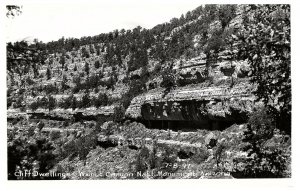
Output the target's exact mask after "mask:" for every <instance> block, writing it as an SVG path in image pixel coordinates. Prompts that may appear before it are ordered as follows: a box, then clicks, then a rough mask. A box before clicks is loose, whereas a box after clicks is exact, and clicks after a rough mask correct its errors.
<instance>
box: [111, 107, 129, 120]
mask: <svg viewBox="0 0 300 191" xmlns="http://www.w3.org/2000/svg"><path fill="white" fill-rule="evenodd" d="M125 112H126V110H125V108H124V107H123V106H118V107H115V108H114V114H113V121H115V122H121V121H123V119H124V117H125Z"/></svg>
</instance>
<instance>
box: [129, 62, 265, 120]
mask: <svg viewBox="0 0 300 191" xmlns="http://www.w3.org/2000/svg"><path fill="white" fill-rule="evenodd" d="M188 62H190V61H188ZM205 62H206V61H205V60H204V61H203V60H198V61H197V62H195V63H193V64H192V65H191V64H189V65H191V66H187V67H183V68H179V69H178V70H177V73H179V74H182V73H185V74H191V76H195V74H194V73H195V72H199V74H201V73H202V72H203V70H204V69H205V67H202V69H200V70H199V71H198V70H197V71H194V69H193V65H197V64H198V63H204V64H205ZM229 73H230V74H229ZM242 73H244V74H245V75H241V74H242ZM247 73H248V71H247V63H245V62H233V63H229V62H220V63H216V64H214V65H213V67H210V68H209V78H210V82H208V80H206V81H204V82H203V83H200V84H193V85H188V86H184V87H173V88H171V90H170V91H166V90H165V89H163V88H158V89H154V90H150V91H148V92H147V93H144V94H142V95H139V96H137V97H135V98H134V99H133V100H132V102H131V105H130V106H129V108H128V109H127V111H126V116H127V117H128V118H133V119H141V120H168V121H198V122H199V123H200V122H207V121H233V122H234V121H236V122H239V121H245V118H247V114H248V113H249V112H251V111H252V110H253V108H254V107H255V104H254V103H255V102H254V101H255V96H254V95H253V93H252V92H253V91H254V90H255V85H254V84H250V83H249V79H248V78H247ZM256 104H258V105H259V103H256Z"/></svg>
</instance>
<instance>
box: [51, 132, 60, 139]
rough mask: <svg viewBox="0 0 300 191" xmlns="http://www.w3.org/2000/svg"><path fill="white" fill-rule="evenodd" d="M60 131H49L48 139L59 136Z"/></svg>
mask: <svg viewBox="0 0 300 191" xmlns="http://www.w3.org/2000/svg"><path fill="white" fill-rule="evenodd" d="M60 136H61V133H60V131H51V132H50V133H49V137H50V141H55V140H56V139H58V138H60Z"/></svg>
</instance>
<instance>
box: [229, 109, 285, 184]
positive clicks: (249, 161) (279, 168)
mask: <svg viewBox="0 0 300 191" xmlns="http://www.w3.org/2000/svg"><path fill="white" fill-rule="evenodd" d="M248 123H249V124H248V125H247V130H246V131H245V132H244V139H243V141H244V142H246V143H248V144H247V145H246V146H245V147H244V151H246V152H247V153H248V157H247V158H245V159H243V160H240V159H239V158H236V159H234V160H235V163H236V164H239V163H241V164H242V166H243V168H234V170H233V172H231V173H232V175H233V176H235V177H247V178H279V177H285V176H286V173H285V171H286V169H287V160H288V156H286V155H285V154H284V151H285V150H283V148H271V147H266V146H265V144H264V143H266V141H267V140H269V139H270V138H272V136H273V134H274V129H275V124H274V117H273V116H272V115H270V113H269V112H268V110H267V109H266V108H260V109H258V110H257V111H255V112H253V113H252V114H251V115H250V117H249V120H248Z"/></svg>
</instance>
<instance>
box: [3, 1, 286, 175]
mask: <svg viewBox="0 0 300 191" xmlns="http://www.w3.org/2000/svg"><path fill="white" fill-rule="evenodd" d="M7 9H8V11H9V13H8V14H9V15H12V16H14V15H15V13H14V12H11V11H12V10H13V9H15V8H14V7H8V8H7ZM17 11H20V10H19V8H18V9H17ZM290 41H291V40H290V7H289V5H243V6H238V5H205V6H200V7H198V8H196V9H195V10H193V11H190V12H187V13H186V14H185V15H182V16H181V17H180V18H173V19H171V20H170V22H167V23H163V24H159V25H157V26H155V27H154V28H152V29H143V28H141V27H140V26H137V27H136V28H134V29H132V30H124V29H121V30H114V31H112V32H110V33H106V34H100V35H97V36H93V37H90V36H89V37H82V38H80V39H76V38H64V37H62V38H61V39H59V40H57V41H52V42H48V43H43V42H39V41H38V40H35V41H34V43H33V44H28V43H26V42H16V43H14V44H12V43H8V44H7V74H8V76H7V78H8V82H9V83H8V88H7V97H8V98H7V108H9V109H11V108H13V109H20V112H26V110H27V109H29V110H30V112H34V111H36V110H38V109H44V110H46V112H48V113H51V111H52V110H54V109H61V110H67V109H71V110H72V112H74V111H76V110H77V109H85V108H91V107H94V108H96V109H99V108H101V109H103V108H104V107H106V106H107V107H111V106H113V107H112V108H113V114H112V115H111V116H110V117H109V118H104V117H99V116H98V119H97V120H98V122H97V124H93V123H92V124H91V126H90V127H88V128H86V127H87V125H86V124H84V123H83V122H82V121H81V122H80V123H81V124H80V125H81V126H84V127H85V128H86V129H85V130H86V131H87V132H80V133H79V132H78V133H73V134H72V133H71V134H68V133H67V135H61V134H60V132H54V131H53V132H51V133H50V134H49V136H46V135H45V134H43V132H42V129H43V127H44V125H43V124H42V123H35V124H34V126H33V127H32V128H29V130H28V132H23V131H20V130H18V129H17V128H16V129H13V130H11V131H9V134H8V178H9V179H17V177H16V176H15V175H14V172H15V171H17V170H20V169H22V170H38V171H39V172H41V173H44V172H49V171H50V170H53V169H55V171H57V172H61V171H70V172H73V171H74V169H76V168H77V167H72V168H71V167H70V168H69V166H68V165H69V164H68V163H69V162H74V161H76V160H77V162H78V164H79V163H80V164H81V162H82V161H84V162H83V163H85V162H86V161H88V160H91V159H93V157H94V156H93V153H94V152H97V151H101V153H102V154H107V155H110V154H112V153H114V152H117V154H116V156H119V157H120V158H119V159H120V160H123V158H126V157H124V156H123V155H124V153H125V154H128V156H127V157H128V158H129V159H128V158H126V159H124V160H127V159H128V160H131V162H128V163H126V165H128V168H129V169H130V172H139V171H141V172H147V171H148V170H154V171H157V170H158V169H160V170H163V171H164V172H177V171H180V170H182V169H180V168H177V167H176V168H173V167H163V165H164V163H176V162H178V161H177V157H179V158H180V157H181V158H185V159H187V158H188V159H189V160H191V161H192V164H193V165H194V166H193V167H194V168H196V169H198V168H200V167H201V169H206V168H207V169H209V170H212V169H213V170H214V171H218V172H219V171H222V172H224V173H225V172H226V173H229V174H231V175H232V176H233V177H255V178H261V177H288V176H289V174H288V173H287V170H288V163H289V156H288V154H289V153H288V149H287V147H288V146H289V144H290V142H289V140H287V139H286V138H284V136H283V135H285V134H287V136H289V135H290V133H291V76H290V61H291V60H290ZM203 55H204V56H203ZM193 59H194V60H195V59H196V60H197V59H200V60H205V61H206V62H205V64H204V67H203V68H202V69H200V66H196V69H195V70H194V71H191V72H187V73H182V72H181V68H180V67H182V65H183V64H185V63H186V62H187V61H188V60H189V61H190V60H193ZM236 61H246V62H247V63H248V64H249V69H248V70H246V69H245V70H243V68H242V67H241V66H239V67H240V68H239V73H235V71H236V66H234V65H232V63H233V62H236ZM178 62H179V63H180V67H179V69H174V68H175V67H174V65H175V63H178ZM195 62H197V61H195ZM217 62H229V63H231V64H230V66H228V67H227V68H226V67H220V71H221V73H223V74H224V75H223V76H222V77H224V76H227V78H223V79H221V80H216V79H215V76H214V75H219V74H214V73H213V72H212V68H213V67H216V66H215V65H214V64H215V63H217ZM228 76H229V77H228ZM243 81H250V82H251V84H252V85H253V86H255V87H257V88H256V90H255V91H254V92H253V94H254V95H255V96H256V98H257V100H256V101H257V102H262V103H263V105H261V107H260V108H255V109H254V111H253V113H250V114H249V117H248V121H247V124H246V125H245V127H246V130H245V131H244V132H239V133H241V134H242V135H241V137H235V138H234V139H233V141H236V143H228V144H225V143H224V141H223V142H217V139H210V140H209V142H208V143H206V142H205V141H203V140H202V139H203V137H204V136H202V135H204V134H205V136H207V134H208V133H206V132H205V131H199V132H197V133H192V137H187V138H186V137H185V138H181V135H180V132H179V133H178V134H177V135H176V136H174V135H172V133H171V131H169V132H168V133H166V132H164V131H162V132H160V131H159V132H158V131H156V130H147V129H146V128H145V127H144V126H142V125H141V124H137V123H130V122H128V121H126V116H125V112H126V109H127V108H128V107H129V106H130V103H131V101H132V99H133V98H135V97H136V96H138V95H140V94H143V93H145V92H147V91H149V90H151V89H156V88H161V89H163V91H164V95H167V94H168V93H169V92H170V91H171V90H172V89H176V88H177V87H182V86H190V85H201V87H210V86H219V85H221V86H226V87H228V88H231V87H232V86H234V85H235V84H238V83H240V82H243ZM199 87H200V86H199ZM23 120H25V119H23ZM110 120H112V121H114V122H106V121H110ZM105 122H106V123H105ZM49 123H50V122H49ZM69 123H70V124H69ZM78 123H79V122H78ZM12 124H13V125H16V124H18V126H22V127H23V126H28V123H27V124H24V123H23V122H22V120H21V122H20V121H18V120H17V119H15V121H13V122H12ZM58 125H59V127H63V128H66V127H71V126H72V127H74V126H76V125H78V124H76V123H74V124H73V122H72V121H65V122H64V123H63V124H58ZM48 126H49V127H52V126H56V124H55V125H53V124H48ZM35 127H37V129H36V128H35ZM136 127H138V128H136ZM233 127H236V126H234V125H233ZM236 128H237V127H236ZM128 129H129V130H128ZM85 130H84V131H85ZM154 132H155V133H154ZM225 133H226V132H225ZM227 133H229V134H230V133H232V132H227ZM100 134H102V135H103V134H104V135H105V136H107V137H109V136H110V135H115V136H119V135H123V136H125V137H134V138H139V136H142V137H144V138H146V137H147V136H150V137H155V136H157V135H159V136H160V138H163V139H164V140H170V139H176V140H177V139H178V140H184V141H187V140H188V141H191V142H192V141H193V140H195V142H197V143H199V142H200V143H201V144H203V145H205V147H201V148H200V149H198V150H196V151H195V150H193V149H190V148H188V149H181V150H178V149H177V150H176V149H174V148H169V147H168V146H166V145H163V146H161V145H160V146H158V145H154V146H153V148H147V147H141V148H138V149H137V148H134V149H129V150H128V149H127V150H126V149H124V150H122V149H119V148H118V149H115V150H117V151H115V150H113V151H111V150H109V149H108V150H105V149H106V147H107V146H106V145H105V146H103V145H102V146H101V144H104V143H99V141H98V140H97V136H99V135H100ZM217 134H218V133H217ZM232 134H233V135H234V132H233V133H232ZM222 136H223V137H222ZM182 137H184V135H182ZM221 137H222V138H224V139H225V140H227V141H232V139H228V137H227V136H226V135H224V134H222V135H219V139H221ZM278 137H280V139H279V138H278ZM238 141H240V142H238ZM270 142H271V143H274V145H276V146H278V147H277V148H276V147H274V146H273V147H272V146H270ZM105 144H107V145H109V146H108V147H115V146H116V145H114V144H113V143H108V142H105ZM99 145H100V147H101V148H99ZM237 145H239V146H238V148H236V147H237ZM280 145H281V146H280ZM102 147H103V148H105V149H104V150H103V148H102ZM232 148H234V149H236V150H234V151H239V152H241V151H244V152H246V153H247V157H244V156H235V158H234V160H233V161H234V162H236V164H242V166H243V168H237V167H234V168H231V169H228V168H226V167H224V163H225V162H226V161H225V159H226V160H227V159H228V158H229V157H227V158H226V156H225V154H224V153H225V150H228V149H232ZM208 149H211V152H212V153H210V152H209V151H208ZM133 150H138V151H133ZM54 151H55V152H54ZM133 159H134V160H133ZM205 161H206V162H207V161H209V162H208V164H210V165H211V166H209V165H208V166H205V165H206V164H207V163H205ZM227 162H228V161H227ZM75 163H76V162H75ZM57 164H59V165H57ZM215 164H216V166H217V167H216V168H215V166H214V165H215ZM70 165H71V164H70ZM199 165H200V166H199ZM66 166H67V167H66ZM75 166H76V165H75ZM77 166H78V165H77ZM79 166H80V165H79ZM207 169H206V170H207ZM135 178H137V177H135ZM152 178H153V177H152ZM157 178H167V177H166V176H160V177H157Z"/></svg>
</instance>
